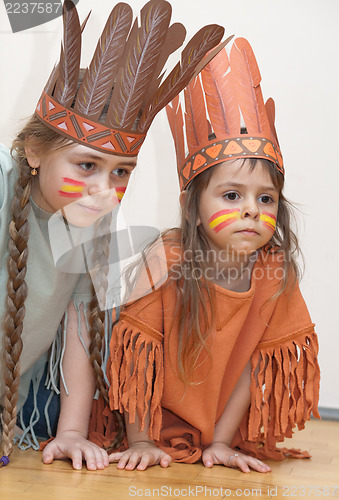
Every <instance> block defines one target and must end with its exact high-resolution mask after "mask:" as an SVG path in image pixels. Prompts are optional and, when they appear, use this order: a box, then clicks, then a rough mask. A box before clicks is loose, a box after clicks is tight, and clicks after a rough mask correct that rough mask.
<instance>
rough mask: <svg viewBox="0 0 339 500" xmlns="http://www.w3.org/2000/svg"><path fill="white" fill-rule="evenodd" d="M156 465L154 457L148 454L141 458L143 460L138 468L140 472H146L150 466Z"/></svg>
mask: <svg viewBox="0 0 339 500" xmlns="http://www.w3.org/2000/svg"><path fill="white" fill-rule="evenodd" d="M153 464H154V459H153V460H152V456H151V455H149V454H148V453H145V454H143V455H142V456H141V460H140V462H139V465H138V466H137V469H138V470H146V469H147V467H148V466H149V465H153Z"/></svg>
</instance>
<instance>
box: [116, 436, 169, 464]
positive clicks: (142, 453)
mask: <svg viewBox="0 0 339 500" xmlns="http://www.w3.org/2000/svg"><path fill="white" fill-rule="evenodd" d="M108 459H109V461H110V462H118V465H117V467H118V469H126V470H134V469H135V468H136V469H137V470H145V469H147V467H150V466H151V465H158V464H159V465H161V467H168V466H169V464H170V463H171V462H172V458H171V457H170V456H169V455H167V453H165V452H164V451H162V450H161V449H160V448H158V447H157V446H155V445H154V444H153V443H151V442H148V441H138V442H136V443H134V444H132V445H131V446H130V447H129V448H128V450H125V451H122V452H118V453H112V454H111V455H109V456H108Z"/></svg>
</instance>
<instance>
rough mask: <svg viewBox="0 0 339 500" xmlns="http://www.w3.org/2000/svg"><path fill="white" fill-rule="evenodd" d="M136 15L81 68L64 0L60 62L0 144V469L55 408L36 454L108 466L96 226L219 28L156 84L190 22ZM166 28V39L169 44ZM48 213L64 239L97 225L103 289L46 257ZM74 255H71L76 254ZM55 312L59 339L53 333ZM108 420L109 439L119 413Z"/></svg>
mask: <svg viewBox="0 0 339 500" xmlns="http://www.w3.org/2000/svg"><path fill="white" fill-rule="evenodd" d="M132 17H133V14H132V9H131V7H129V6H128V5H127V4H125V3H119V4H117V5H116V7H115V8H114V9H113V10H112V12H111V14H110V16H109V18H108V20H107V24H106V26H105V28H104V30H103V33H102V36H101V39H100V40H99V43H98V45H97V48H96V50H95V52H94V55H93V59H92V62H91V64H90V66H89V67H88V69H87V70H86V72H85V73H84V74H83V75H81V76H80V53H81V34H82V31H83V29H84V26H80V23H79V18H78V15H77V11H76V8H75V6H74V4H73V2H71V1H70V0H65V1H64V8H63V20H64V40H63V47H62V51H61V57H60V62H59V64H58V65H57V66H56V67H55V68H54V70H53V72H52V74H51V76H50V78H49V80H48V82H47V85H46V87H45V89H44V91H43V93H42V95H41V97H40V99H39V102H38V105H37V108H36V111H35V114H34V116H33V117H32V118H31V119H30V121H29V122H28V124H27V125H26V127H25V128H24V129H23V130H22V131H21V133H20V134H19V135H18V137H17V138H16V140H15V141H14V143H13V147H12V151H11V153H12V155H10V154H9V152H8V151H7V150H6V148H5V147H2V146H1V148H0V177H1V184H0V223H1V225H0V233H1V234H0V263H1V265H0V279H1V284H2V289H5V287H6V283H7V297H6V294H2V300H1V302H0V317H1V321H2V323H1V329H0V331H1V338H2V339H3V340H2V349H1V353H2V359H1V362H0V366H1V370H2V374H3V376H2V377H1V384H0V397H1V399H0V403H1V415H0V423H1V427H0V431H1V448H0V451H1V452H2V453H0V467H1V466H4V465H7V464H8V462H9V456H10V454H11V451H12V448H13V438H14V436H15V434H16V433H17V431H18V434H19V437H18V439H20V440H21V442H22V443H23V444H24V445H26V447H28V446H30V445H32V446H33V447H35V448H37V447H38V446H39V443H38V441H37V440H36V438H35V437H34V427H35V425H36V424H37V425H40V422H38V421H39V420H41V419H39V417H40V415H39V412H40V414H41V416H43V415H42V414H43V413H44V414H45V415H48V414H49V412H50V413H51V414H50V415H48V418H47V417H46V421H47V423H46V425H47V429H46V433H48V435H49V436H51V435H52V434H53V432H54V431H53V430H52V429H51V428H50V423H49V420H52V418H53V417H56V421H57V429H56V437H55V439H54V440H52V442H49V443H48V444H47V445H46V446H45V448H44V450H43V456H42V458H43V461H44V463H46V464H48V463H51V462H52V461H53V460H54V459H60V458H66V457H69V458H71V459H72V463H73V467H74V468H75V469H81V467H82V461H83V460H84V461H85V462H86V465H87V468H88V469H90V470H95V469H103V468H104V467H106V466H107V465H108V455H107V452H106V451H105V450H104V449H101V448H100V447H98V446H97V445H95V444H94V443H92V442H90V441H89V440H88V439H87V438H88V425H89V420H90V414H91V408H92V403H93V396H94V393H95V389H96V387H97V388H98V389H99V391H100V394H101V396H102V397H103V398H104V399H105V400H108V396H107V386H106V383H105V380H104V373H103V354H102V351H103V345H104V339H106V340H107V338H108V337H107V335H108V326H107V325H105V315H107V311H105V307H102V305H101V304H102V303H104V304H105V302H104V298H103V302H101V304H100V303H99V300H98V293H101V292H102V291H103V293H105V286H106V287H107V284H106V281H107V279H106V274H107V269H108V263H109V251H110V232H109V231H107V228H106V229H105V230H103V228H104V227H105V226H107V225H108V227H109V221H110V213H111V212H112V210H113V209H114V207H116V206H117V205H118V203H119V201H120V200H121V197H122V195H123V193H124V191H125V189H126V186H127V184H128V181H129V178H130V175H131V173H132V171H133V169H134V168H135V166H136V156H137V154H138V151H139V149H140V146H141V145H142V143H143V141H144V139H145V135H146V133H147V130H148V128H149V127H150V125H151V122H152V120H153V118H154V117H155V116H156V114H157V113H158V111H159V110H160V109H162V108H163V107H164V106H165V105H166V104H167V103H168V102H169V101H170V100H171V99H172V98H173V97H174V96H175V95H176V94H177V93H178V92H180V91H181V90H182V88H184V87H185V85H187V84H188V82H189V80H190V78H191V77H192V76H193V73H194V71H195V68H196V66H197V65H198V64H199V63H200V61H201V60H202V59H203V57H204V56H205V55H206V53H207V52H208V51H210V50H211V49H212V48H213V47H214V46H215V45H217V44H218V43H219V42H220V40H221V38H222V36H223V32H224V30H223V28H221V27H220V26H217V25H211V26H205V27H204V28H202V29H201V30H200V31H199V32H198V33H197V34H196V35H195V37H193V39H192V40H191V41H190V44H189V47H188V50H189V52H190V60H189V61H188V59H187V57H186V53H185V51H184V52H183V62H182V63H181V65H180V64H178V65H177V67H176V68H175V76H173V75H172V76H171V77H170V84H171V85H169V80H168V79H167V78H166V79H165V80H164V82H163V83H162V84H161V85H160V79H159V78H158V75H159V74H160V73H161V72H162V68H163V66H164V64H165V62H166V60H167V58H168V56H169V55H170V54H171V53H172V52H173V51H174V50H176V49H177V48H179V47H180V45H181V44H182V42H183V40H184V37H185V29H184V27H183V26H182V25H181V24H180V23H175V24H173V25H171V26H170V19H171V6H170V5H169V3H168V2H166V1H165V0H151V1H149V2H148V3H147V4H146V5H145V6H144V7H143V8H142V10H141V12H140V22H141V26H140V28H138V21H137V20H136V23H135V24H134V29H132V30H131V26H132ZM169 35H173V36H174V39H175V40H176V42H175V43H173V42H171V43H169V41H170V39H171V38H172V36H169ZM126 46H127V48H126ZM185 50H187V48H186V49H185ZM118 73H119V78H117V74H118ZM150 82H152V85H150ZM169 87H170V88H169ZM159 94H160V95H159ZM53 214H56V215H58V214H59V216H60V217H59V220H60V219H61V222H62V227H64V228H65V227H66V234H67V235H68V236H67V238H70V239H71V236H72V235H73V231H74V229H75V228H85V229H86V228H88V227H93V228H94V229H95V231H94V233H93V234H94V236H97V235H101V237H100V239H99V240H98V241H97V242H96V243H93V247H94V248H93V252H92V254H93V255H91V257H93V258H94V262H93V261H92V260H91V261H90V259H89V260H88V262H90V265H93V273H92V274H91V278H92V280H93V279H94V278H93V276H94V275H95V280H96V282H97V284H98V286H99V291H98V289H97V288H95V289H94V286H93V285H92V284H91V280H90V277H89V275H88V274H83V275H80V274H79V272H80V273H81V272H85V271H79V272H78V273H77V272H76V270H73V271H72V270H71V271H70V272H69V270H68V271H67V272H66V271H65V270H64V268H62V267H58V266H57V265H56V264H55V261H54V256H53V248H52V244H51V243H50V242H52V240H53V238H52V236H53V235H52V234H51V226H50V225H49V223H50V222H51V221H52V219H53V216H54V215H53ZM8 228H9V234H8ZM54 240H55V235H54ZM58 243H59V244H61V246H62V245H64V244H65V245H66V243H69V241H65V242H63V241H59V242H58ZM74 261H75V263H76V264H77V265H78V264H79V259H77V258H76V259H74ZM6 262H7V266H6ZM88 262H87V263H88ZM95 266H96V267H97V269H96V270H95V271H94V268H95ZM80 267H81V266H80ZM89 271H91V269H89ZM93 283H94V285H95V282H94V281H93ZM100 298H101V299H102V297H100ZM61 322H62V324H61V332H62V341H61V345H60V341H59V338H57V339H56V340H55V337H56V332H57V330H58V327H59V325H60V323H61ZM54 340H55V342H54V343H53V341H54ZM58 342H59V344H58ZM52 344H53V345H52ZM51 345H52V352H51V361H50V363H49V368H48V375H49V379H50V384H49V385H50V386H51V387H52V389H54V390H58V388H57V387H56V385H55V383H56V384H57V383H58V382H57V381H56V380H55V378H56V377H55V367H56V366H57V365H58V363H59V362H60V377H61V378H62V381H61V382H60V393H61V396H60V397H61V409H60V416H59V418H58V416H57V413H58V411H57V409H55V408H53V409H51V397H50V396H48V398H47V401H46V399H43V398H44V397H45V396H44V394H43V393H44V391H43V385H44V378H45V377H44V371H45V370H46V368H45V366H46V361H47V354H48V351H49V349H50V347H51ZM58 349H59V351H61V352H60V353H59V355H58V354H57V351H58ZM56 358H57V359H56ZM93 369H94V370H93ZM43 377H44V378H43ZM54 382H55V383H54ZM29 391H30V396H29V397H28V393H29ZM26 400H27V401H26ZM30 400H32V401H33V407H30V406H29V404H30V403H31V401H30ZM25 401H26V403H25ZM53 404H54V403H53ZM21 410H22V411H21ZM18 414H19V417H18V420H17V415H18ZM55 414H56V415H55ZM116 418H117V428H118V433H117V442H118V441H119V439H120V438H119V436H120V437H121V435H122V434H123V425H122V424H123V423H122V420H121V417H120V418H119V416H118V415H117V417H116ZM16 424H18V426H19V427H21V431H20V429H18V428H16ZM29 431H30V433H31V434H29ZM22 432H23V435H22ZM38 432H39V431H37V430H36V431H35V433H36V434H38ZM20 435H21V437H20ZM41 437H45V438H46V437H48V436H44V435H41ZM24 438H25V439H24ZM113 444H114V443H113Z"/></svg>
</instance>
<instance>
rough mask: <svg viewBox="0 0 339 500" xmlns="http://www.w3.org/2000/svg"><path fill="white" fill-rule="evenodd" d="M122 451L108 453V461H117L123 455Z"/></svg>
mask: <svg viewBox="0 0 339 500" xmlns="http://www.w3.org/2000/svg"><path fill="white" fill-rule="evenodd" d="M124 453H125V452H124V451H116V452H115V453H110V454H109V455H108V461H109V463H113V462H119V460H120V458H121V457H122V456H123V454H124Z"/></svg>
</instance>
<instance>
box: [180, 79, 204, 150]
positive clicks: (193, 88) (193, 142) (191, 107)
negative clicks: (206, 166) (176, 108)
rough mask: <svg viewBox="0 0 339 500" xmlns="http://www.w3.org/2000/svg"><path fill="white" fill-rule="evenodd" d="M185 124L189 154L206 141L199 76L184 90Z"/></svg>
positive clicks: (202, 96) (202, 97)
mask: <svg viewBox="0 0 339 500" xmlns="http://www.w3.org/2000/svg"><path fill="white" fill-rule="evenodd" d="M184 94H185V111H186V112H185V124H186V137H187V145H188V150H189V153H190V154H192V153H193V151H195V150H196V149H197V148H198V147H199V146H200V145H201V144H206V142H207V141H208V125H207V116H206V111H205V100H204V93H203V90H202V86H201V83H200V78H199V76H198V77H196V78H195V79H194V80H192V81H191V82H190V83H189V85H188V86H187V87H186V88H185V91H184Z"/></svg>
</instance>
